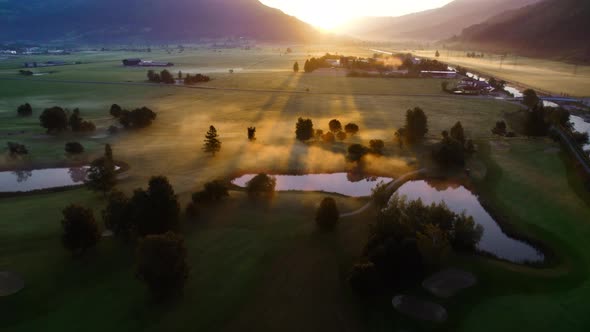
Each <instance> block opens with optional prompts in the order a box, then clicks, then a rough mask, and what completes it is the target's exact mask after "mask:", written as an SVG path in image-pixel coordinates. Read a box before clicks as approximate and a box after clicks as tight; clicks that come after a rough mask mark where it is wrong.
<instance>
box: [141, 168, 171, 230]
mask: <svg viewBox="0 0 590 332" xmlns="http://www.w3.org/2000/svg"><path fill="white" fill-rule="evenodd" d="M131 209H132V215H133V225H134V226H135V228H136V230H137V233H138V234H139V235H141V236H146V235H151V234H162V233H165V232H167V231H170V230H175V229H177V228H178V222H179V214H180V205H179V203H178V198H177V197H176V194H175V193H174V188H172V186H171V185H170V182H168V179H167V178H166V177H164V176H154V177H152V178H151V179H150V181H149V185H148V189H147V190H144V189H137V190H135V192H134V193H133V197H132V198H131Z"/></svg>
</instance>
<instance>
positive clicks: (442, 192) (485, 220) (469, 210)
mask: <svg viewBox="0 0 590 332" xmlns="http://www.w3.org/2000/svg"><path fill="white" fill-rule="evenodd" d="M397 192H398V194H399V195H400V196H407V197H408V199H409V200H416V199H418V198H420V199H422V201H423V202H424V203H425V204H431V203H439V202H442V201H444V202H445V203H446V204H447V206H448V207H449V209H451V210H452V211H453V212H455V213H461V212H463V211H465V213H466V214H467V215H470V216H473V218H474V219H475V221H476V222H477V223H478V224H480V225H482V226H483V227H484V233H483V237H482V239H481V242H480V243H479V249H481V250H483V251H486V252H490V253H493V254H495V255H496V256H498V257H500V258H504V259H507V260H510V261H512V262H523V261H534V262H538V261H542V260H543V259H544V257H543V254H542V253H540V252H538V251H537V250H536V249H535V248H533V247H531V246H529V245H528V244H526V243H524V242H521V241H518V240H515V239H512V238H510V237H508V236H507V235H506V234H504V233H503V232H502V230H501V229H500V226H498V224H497V223H496V222H495V221H494V219H493V218H492V217H491V216H490V215H489V213H488V212H487V211H486V210H485V209H484V208H483V206H482V205H481V204H480V203H479V200H478V199H477V197H476V196H475V195H473V194H472V193H471V192H470V191H469V190H467V189H466V188H464V187H462V186H459V187H456V188H452V187H448V186H445V188H444V189H442V188H439V189H437V188H433V187H432V186H430V185H429V184H428V183H427V182H426V181H411V182H408V183H406V184H404V185H403V186H402V187H401V188H399V190H398V191H397Z"/></svg>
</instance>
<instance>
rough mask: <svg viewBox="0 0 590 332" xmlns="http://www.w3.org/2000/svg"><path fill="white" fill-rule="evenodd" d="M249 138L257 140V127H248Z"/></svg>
mask: <svg viewBox="0 0 590 332" xmlns="http://www.w3.org/2000/svg"><path fill="white" fill-rule="evenodd" d="M248 140H250V141H255V140H256V127H248Z"/></svg>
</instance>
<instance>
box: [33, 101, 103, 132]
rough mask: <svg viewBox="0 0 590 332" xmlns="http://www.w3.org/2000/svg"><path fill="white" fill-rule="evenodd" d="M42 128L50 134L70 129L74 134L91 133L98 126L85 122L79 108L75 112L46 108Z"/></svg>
mask: <svg viewBox="0 0 590 332" xmlns="http://www.w3.org/2000/svg"><path fill="white" fill-rule="evenodd" d="M39 120H40V121H41V127H43V128H45V129H47V132H48V133H51V132H61V131H64V130H67V129H68V128H70V129H71V130H72V131H73V132H91V131H94V130H96V126H95V125H94V123H92V122H91V121H85V120H84V119H83V118H82V116H81V115H80V110H79V109H78V108H76V109H74V111H73V112H71V114H70V111H68V110H67V109H63V108H61V107H58V106H54V107H51V108H46V109H45V110H44V111H43V113H41V116H40V117H39Z"/></svg>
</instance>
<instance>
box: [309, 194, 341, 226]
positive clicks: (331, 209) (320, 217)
mask: <svg viewBox="0 0 590 332" xmlns="http://www.w3.org/2000/svg"><path fill="white" fill-rule="evenodd" d="M338 219H340V212H339V211H338V207H337V206H336V201H335V200H334V199H333V198H331V197H326V198H324V199H323V200H322V202H321V203H320V207H319V208H318V210H317V212H316V217H315V221H316V224H317V225H318V227H319V228H320V229H322V230H324V231H330V230H333V229H334V228H335V227H336V225H337V224H338Z"/></svg>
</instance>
